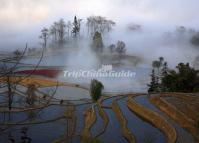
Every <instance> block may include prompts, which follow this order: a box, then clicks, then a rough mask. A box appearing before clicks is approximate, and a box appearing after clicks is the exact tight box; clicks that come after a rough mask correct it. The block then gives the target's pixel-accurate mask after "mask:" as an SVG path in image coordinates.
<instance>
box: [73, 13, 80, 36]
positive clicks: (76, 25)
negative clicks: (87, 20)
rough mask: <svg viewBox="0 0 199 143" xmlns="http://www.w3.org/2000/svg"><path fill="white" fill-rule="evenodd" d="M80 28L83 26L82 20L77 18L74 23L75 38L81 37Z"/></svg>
mask: <svg viewBox="0 0 199 143" xmlns="http://www.w3.org/2000/svg"><path fill="white" fill-rule="evenodd" d="M80 26H81V19H77V17H76V16H75V17H74V22H73V30H72V34H73V36H74V38H77V36H78V35H79V32H80Z"/></svg>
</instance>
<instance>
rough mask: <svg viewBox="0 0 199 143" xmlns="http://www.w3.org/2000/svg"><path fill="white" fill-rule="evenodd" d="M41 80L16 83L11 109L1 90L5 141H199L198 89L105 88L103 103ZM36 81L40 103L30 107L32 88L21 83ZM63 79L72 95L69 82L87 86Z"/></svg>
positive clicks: (1, 125) (2, 139)
mask: <svg viewBox="0 0 199 143" xmlns="http://www.w3.org/2000/svg"><path fill="white" fill-rule="evenodd" d="M2 80H3V79H2ZM14 81H15V80H14V79H13V82H14ZM36 81H37V80H36V79H34V78H33V77H32V78H29V80H28V81H22V82H21V85H19V87H16V89H15V93H14V99H13V107H12V109H11V110H8V109H7V108H6V104H7V103H6V99H5V92H4V91H2V92H1V94H0V101H1V103H0V117H1V118H0V142H3V143H4V142H5V143H6V142H20V141H22V140H25V141H26V142H28V141H30V142H33V143H37V142H56V143H64V142H67V143H68V142H70V143H77V142H83V143H87V142H104V143H197V142H199V114H198V109H199V95H197V94H196V95H195V94H191V93H190V94H182V93H164V94H156V95H155V94H154V95H150V96H149V95H147V94H144V93H139V94H136V93H131V94H130V93H128V94H125V93H124V94H115V95H108V94H106V93H105V95H104V96H103V97H102V98H101V99H100V100H99V101H98V102H97V103H93V102H92V101H91V100H90V99H89V98H82V99H79V100H76V99H75V100H72V99H71V100H66V99H67V98H66V99H62V96H60V93H59V95H56V94H53V92H52V94H49V92H47V91H48V90H47V89H46V88H47V87H48V86H53V87H54V89H56V87H55V86H56V84H57V83H56V82H51V81H49V80H44V81H43V82H36ZM31 82H34V83H38V85H39V86H38V87H39V88H38V91H37V97H38V99H37V101H36V103H35V105H34V106H31V107H29V106H28V105H26V104H24V102H23V101H24V100H25V96H26V94H25V89H24V90H23V88H22V87H21V86H23V87H24V88H25V87H26V85H27V83H28V84H30V83H31ZM49 84H50V85H49ZM57 85H59V86H62V89H61V90H64V89H65V92H64V94H65V96H66V97H67V94H69V93H70V92H67V91H68V89H67V88H64V86H66V87H69V86H71V87H73V88H78V89H79V88H80V89H82V90H85V91H87V89H86V88H85V87H81V86H80V85H75V84H64V83H58V84H57ZM59 86H58V87H59ZM42 87H44V88H42ZM17 88H19V89H21V90H20V91H18V89H17ZM57 90H59V88H58V89H57ZM73 90H74V89H73ZM45 92H47V93H48V94H47V93H46V94H47V95H46V94H45ZM80 93H82V97H84V96H83V95H84V94H86V93H85V92H83V91H81V92H80ZM80 93H78V94H80ZM71 94H72V93H71ZM109 94H110V93H109ZM58 97H59V98H58ZM85 97H87V95H85Z"/></svg>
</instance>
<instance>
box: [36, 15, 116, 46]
mask: <svg viewBox="0 0 199 143" xmlns="http://www.w3.org/2000/svg"><path fill="white" fill-rule="evenodd" d="M114 25H115V22H114V21H113V20H109V19H107V18H105V17H102V16H90V17H88V18H87V20H86V28H87V35H88V36H89V37H93V36H94V34H95V33H96V32H99V33H101V34H103V35H104V34H106V33H108V32H110V31H111V30H112V28H113V26H114ZM83 26H84V25H83V19H80V18H78V17H77V16H75V17H74V19H73V22H71V21H70V20H69V21H67V22H65V20H64V19H63V18H61V19H60V20H59V21H56V22H54V23H53V24H52V25H51V26H50V27H49V28H46V27H44V28H43V29H42V30H41V34H40V36H39V38H40V39H41V44H42V46H43V47H47V45H48V44H49V43H51V44H53V46H55V45H59V46H63V45H64V44H65V43H66V42H70V41H71V40H73V39H77V38H79V37H80V31H81V29H82V27H83Z"/></svg>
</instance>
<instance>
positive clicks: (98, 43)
mask: <svg viewBox="0 0 199 143" xmlns="http://www.w3.org/2000/svg"><path fill="white" fill-rule="evenodd" d="M103 47H104V44H103V40H102V35H101V33H99V32H95V35H94V36H93V43H92V48H93V49H94V51H97V52H98V51H99V52H103Z"/></svg>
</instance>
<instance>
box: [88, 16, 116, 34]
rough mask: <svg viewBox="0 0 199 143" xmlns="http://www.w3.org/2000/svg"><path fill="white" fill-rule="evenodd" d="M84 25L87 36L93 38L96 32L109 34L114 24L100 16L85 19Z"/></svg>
mask: <svg viewBox="0 0 199 143" xmlns="http://www.w3.org/2000/svg"><path fill="white" fill-rule="evenodd" d="M86 25H87V28H88V35H91V36H93V35H94V34H95V33H96V32H100V33H101V34H105V33H108V32H110V31H111V30H112V27H113V26H114V25H115V22H114V21H112V20H109V19H106V18H105V17H102V16H90V17H88V18H87V23H86Z"/></svg>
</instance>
